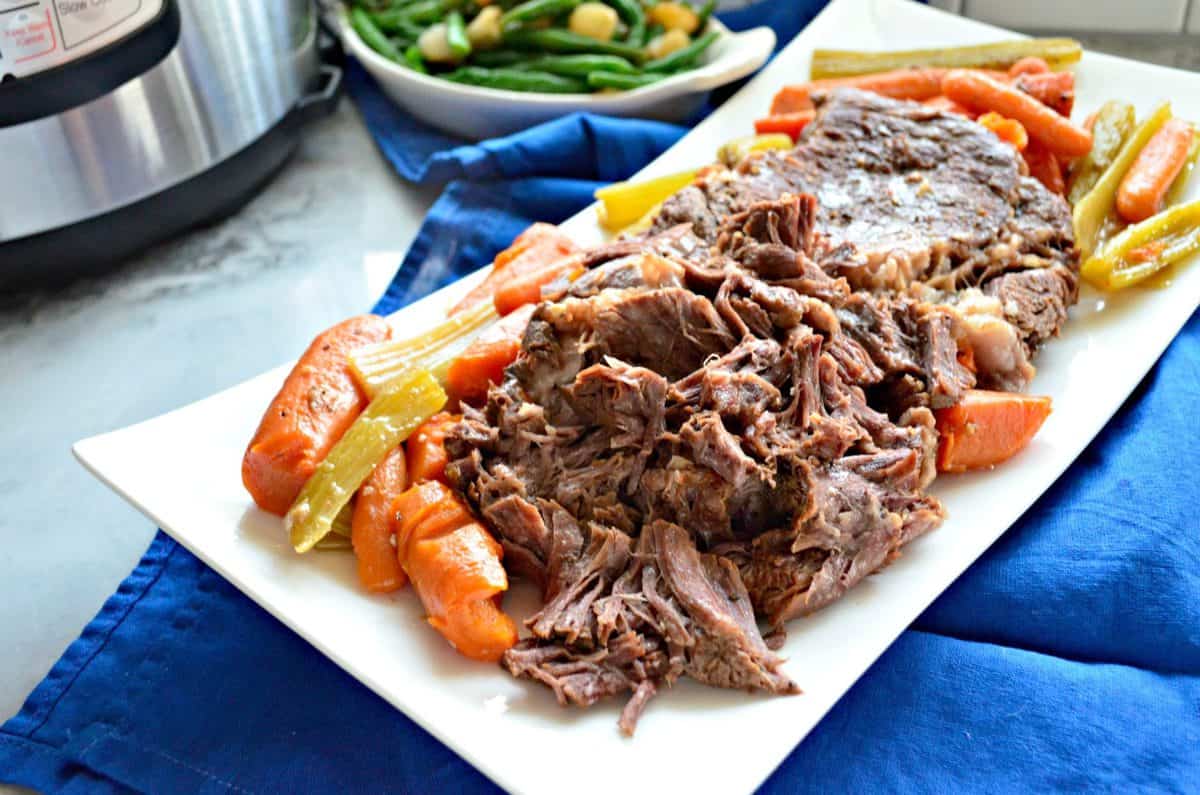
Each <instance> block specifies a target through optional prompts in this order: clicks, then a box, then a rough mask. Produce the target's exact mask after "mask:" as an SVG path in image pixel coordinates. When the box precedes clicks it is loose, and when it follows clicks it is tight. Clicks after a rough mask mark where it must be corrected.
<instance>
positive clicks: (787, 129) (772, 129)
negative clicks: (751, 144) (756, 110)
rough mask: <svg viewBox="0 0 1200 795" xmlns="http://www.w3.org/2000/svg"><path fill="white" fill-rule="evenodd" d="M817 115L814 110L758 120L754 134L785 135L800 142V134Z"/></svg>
mask: <svg viewBox="0 0 1200 795" xmlns="http://www.w3.org/2000/svg"><path fill="white" fill-rule="evenodd" d="M816 115H817V113H816V111H814V110H798V111H794V112H792V113H779V114H776V115H773V116H767V117H765V118H762V119H757V120H755V122H754V132H756V133H758V134H759V135H767V134H768V133H783V134H785V135H787V136H788V137H790V138H791V139H792V140H793V141H798V140H800V133H802V132H804V128H805V127H807V126H808V123H809V122H811V121H812V120H813V117H814V116H816Z"/></svg>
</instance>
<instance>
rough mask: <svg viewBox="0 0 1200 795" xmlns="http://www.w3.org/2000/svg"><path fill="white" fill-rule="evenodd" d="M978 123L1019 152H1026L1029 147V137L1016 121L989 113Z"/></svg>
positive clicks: (979, 119) (981, 117) (980, 118)
mask: <svg viewBox="0 0 1200 795" xmlns="http://www.w3.org/2000/svg"><path fill="white" fill-rule="evenodd" d="M976 121H978V122H979V123H980V124H982V125H983V126H984V127H987V128H988V129H989V130H991V131H992V132H994V133H995V134H996V137H998V138H999V139H1000V140H1001V141H1007V142H1008V143H1010V144H1012V145H1013V146H1014V147H1015V148H1016V150H1017V151H1018V152H1023V151H1025V147H1027V146H1029V135H1028V133H1026V132H1025V128H1024V127H1023V126H1022V125H1021V122H1019V121H1017V120H1016V119H1006V118H1005V117H1003V116H1001V115H1000V114H999V113H995V112H991V111H989V112H988V113H985V114H983V115H982V116H980V117H979V118H978V119H976Z"/></svg>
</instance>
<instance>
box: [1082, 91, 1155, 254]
mask: <svg viewBox="0 0 1200 795" xmlns="http://www.w3.org/2000/svg"><path fill="white" fill-rule="evenodd" d="M1169 118H1171V103H1169V102H1164V103H1163V104H1161V105H1159V106H1158V108H1157V109H1156V110H1155V111H1154V112H1153V113H1151V114H1150V116H1149V118H1147V119H1146V120H1145V121H1143V122H1142V123H1141V124H1140V125H1138V127H1137V129H1135V130H1134V131H1133V132H1132V133H1130V134H1129V137H1128V138H1126V139H1125V143H1124V144H1123V145H1122V146H1121V151H1120V152H1118V153H1117V156H1116V158H1115V159H1114V160H1113V161H1112V163H1111V164H1110V165H1109V167H1108V168H1106V169H1105V170H1104V173H1103V174H1102V175H1101V176H1100V179H1099V180H1097V182H1096V185H1095V186H1094V187H1093V188H1092V189H1091V190H1090V191H1088V192H1087V195H1085V196H1084V197H1083V198H1082V199H1080V200H1079V201H1078V202H1076V204H1075V210H1074V221H1075V245H1076V246H1078V247H1079V253H1080V255H1081V256H1082V257H1083V259H1087V258H1088V257H1090V256H1092V254H1093V252H1095V251H1096V249H1097V248H1098V247H1099V246H1100V244H1101V242H1103V239H1102V238H1101V236H1100V233H1101V229H1102V227H1103V226H1104V222H1105V219H1107V218H1108V216H1109V215H1110V214H1111V213H1112V210H1113V207H1114V206H1115V205H1116V202H1117V191H1118V190H1120V188H1121V180H1123V179H1125V173H1126V172H1127V171H1129V167H1130V166H1132V165H1133V161H1134V160H1136V159H1137V156H1138V154H1139V153H1140V152H1141V151H1142V147H1144V146H1145V145H1146V142H1147V141H1149V140H1150V139H1151V138H1153V137H1154V134H1155V133H1156V132H1158V130H1159V128H1160V127H1162V126H1163V124H1164V123H1166V121H1167V119H1169Z"/></svg>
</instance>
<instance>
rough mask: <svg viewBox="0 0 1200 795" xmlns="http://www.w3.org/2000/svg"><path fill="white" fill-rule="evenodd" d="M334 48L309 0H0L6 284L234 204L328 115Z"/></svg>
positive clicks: (102, 259)
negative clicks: (310, 124)
mask: <svg viewBox="0 0 1200 795" xmlns="http://www.w3.org/2000/svg"><path fill="white" fill-rule="evenodd" d="M322 42H325V43H326V45H325V46H323V45H322ZM335 48H336V44H334V42H333V39H332V38H329V37H325V36H324V35H323V33H322V31H321V29H320V27H319V25H318V17H317V14H316V11H315V9H314V7H313V4H312V2H311V0H0V286H5V287H12V286H15V285H24V284H32V283H46V282H53V281H61V280H63V279H66V278H71V277H73V276H75V275H79V274H81V273H85V272H94V271H96V270H98V269H101V268H103V267H106V266H108V265H111V264H113V263H114V262H118V261H120V260H121V259H123V258H125V257H128V256H129V255H130V254H132V253H134V252H136V251H138V250H140V249H142V248H144V247H146V246H148V245H150V244H152V243H155V242H157V241H159V240H162V239H164V238H165V237H167V236H169V235H172V234H175V233H177V232H179V231H181V230H183V229H185V228H188V227H190V226H193V225H196V224H199V223H204V222H208V221H211V220H213V219H214V218H215V217H217V216H220V215H223V214H226V213H228V212H230V211H232V210H233V209H236V208H237V207H239V206H241V204H243V203H244V202H245V201H246V200H247V199H248V198H249V197H250V196H252V195H253V193H254V192H255V190H256V189H257V188H258V187H259V186H260V185H261V184H262V182H263V181H264V180H265V179H266V178H267V177H269V176H270V175H271V174H272V173H274V171H275V170H276V169H277V168H278V167H279V166H280V165H281V164H282V163H283V161H284V160H285V159H286V158H287V156H288V154H289V153H290V152H291V151H292V150H293V149H294V147H295V144H296V143H297V141H298V133H299V128H300V127H301V126H302V125H303V122H305V121H306V120H307V119H309V118H311V117H312V116H314V115H320V114H323V113H327V112H329V111H330V110H332V108H333V107H334V105H335V103H336V101H337V98H338V96H339V94H340V84H341V71H340V51H339V50H336V49H335Z"/></svg>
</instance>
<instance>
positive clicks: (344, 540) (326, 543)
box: [313, 533, 353, 552]
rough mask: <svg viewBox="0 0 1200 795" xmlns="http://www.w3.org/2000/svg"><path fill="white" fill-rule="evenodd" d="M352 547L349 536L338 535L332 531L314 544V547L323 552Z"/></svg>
mask: <svg viewBox="0 0 1200 795" xmlns="http://www.w3.org/2000/svg"><path fill="white" fill-rule="evenodd" d="M351 548H353V545H352V544H351V543H350V539H349V537H347V536H343V535H338V534H337V533H330V534H329V535H327V536H325V537H324V538H322V539H321V540H320V541H318V542H317V543H315V544H313V549H318V550H320V551H322V552H327V551H330V550H338V549H351Z"/></svg>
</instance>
